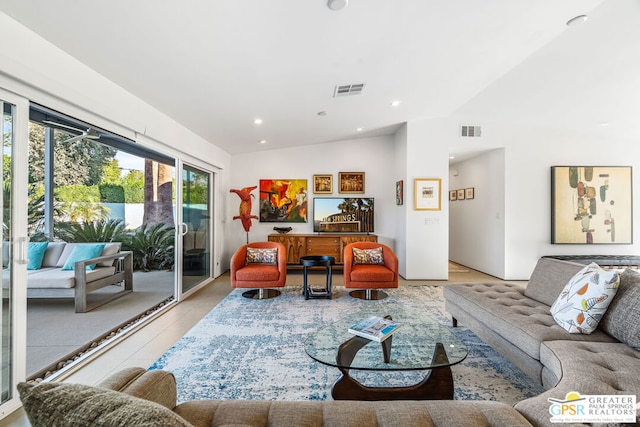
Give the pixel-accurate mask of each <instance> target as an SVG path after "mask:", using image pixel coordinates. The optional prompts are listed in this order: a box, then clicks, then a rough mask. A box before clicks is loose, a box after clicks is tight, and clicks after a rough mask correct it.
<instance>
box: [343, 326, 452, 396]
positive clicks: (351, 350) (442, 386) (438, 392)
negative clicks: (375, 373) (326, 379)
mask: <svg viewBox="0 0 640 427" xmlns="http://www.w3.org/2000/svg"><path fill="white" fill-rule="evenodd" d="M392 339H393V336H391V337H389V338H387V339H386V340H385V341H383V342H382V343H381V344H382V351H383V356H384V361H385V363H389V360H390V359H389V357H390V353H391V341H392ZM370 342H371V341H369V340H368V339H366V338H361V337H357V336H356V337H353V338H351V339H350V340H348V341H346V342H344V343H343V344H342V345H341V346H340V348H339V350H338V355H337V356H336V360H337V362H338V365H339V366H350V365H351V363H352V362H353V359H354V357H355V356H356V354H357V353H358V351H359V350H360V349H361V348H362V347H364V346H365V345H366V344H368V343H370ZM433 362H434V364H445V365H446V364H447V363H448V362H449V360H448V358H447V354H446V352H445V351H444V346H443V345H442V343H436V348H435V350H434V352H433ZM338 369H340V372H342V375H341V376H340V378H338V380H337V381H336V382H335V384H334V385H333V388H332V390H331V396H332V397H333V398H334V399H335V400H370V401H371V400H437V399H440V400H446V399H449V400H450V399H453V375H452V374H451V368H449V366H443V367H439V368H433V369H431V370H429V373H428V374H427V375H426V376H425V378H424V380H422V381H420V382H419V383H418V384H415V385H412V386H406V387H368V386H365V385H362V384H360V383H359V382H358V381H356V380H355V379H353V378H352V377H351V376H349V368H338Z"/></svg>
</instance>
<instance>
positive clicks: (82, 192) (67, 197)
mask: <svg viewBox="0 0 640 427" xmlns="http://www.w3.org/2000/svg"><path fill="white" fill-rule="evenodd" d="M54 193H55V199H56V200H57V201H59V202H88V203H96V202H100V189H99V188H98V186H97V185H79V184H74V185H67V186H64V187H61V186H60V187H56V189H55V191H54Z"/></svg>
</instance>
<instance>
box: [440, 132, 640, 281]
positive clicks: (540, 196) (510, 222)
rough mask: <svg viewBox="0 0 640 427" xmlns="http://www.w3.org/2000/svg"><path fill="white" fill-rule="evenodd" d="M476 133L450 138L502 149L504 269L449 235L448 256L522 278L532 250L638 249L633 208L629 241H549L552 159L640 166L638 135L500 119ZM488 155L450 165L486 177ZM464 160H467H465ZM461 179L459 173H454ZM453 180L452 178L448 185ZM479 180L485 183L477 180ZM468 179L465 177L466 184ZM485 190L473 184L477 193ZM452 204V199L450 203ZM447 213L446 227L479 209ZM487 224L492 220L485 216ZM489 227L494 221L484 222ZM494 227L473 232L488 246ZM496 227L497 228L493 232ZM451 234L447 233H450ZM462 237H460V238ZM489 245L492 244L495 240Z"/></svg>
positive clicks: (491, 162)
mask: <svg viewBox="0 0 640 427" xmlns="http://www.w3.org/2000/svg"><path fill="white" fill-rule="evenodd" d="M482 125H483V126H482V132H483V133H482V137H481V138H473V141H464V142H462V141H460V140H461V138H459V139H458V141H454V144H461V143H467V144H475V145H476V146H481V147H484V148H486V149H495V148H503V149H504V274H499V272H500V268H499V266H497V265H494V264H495V263H494V262H493V261H492V260H489V259H486V257H485V255H484V254H482V253H481V252H478V253H477V254H476V255H475V256H472V255H471V254H469V253H468V251H467V250H466V249H465V248H464V247H462V248H461V247H459V245H460V244H462V243H461V242H460V238H459V237H458V236H455V237H452V242H451V245H452V247H451V251H450V252H451V256H452V257H454V259H458V258H459V260H460V262H461V263H463V264H465V265H469V266H471V267H474V268H477V269H478V270H481V271H484V272H487V273H489V274H493V275H496V276H497V277H500V278H502V279H506V280H526V279H528V278H529V276H530V275H531V272H532V271H533V268H534V267H535V263H536V262H537V260H538V258H540V257H541V256H543V255H571V254H578V255H594V254H607V255H608V254H611V255H615V254H638V253H640V242H639V241H638V238H637V236H638V234H637V233H638V231H637V230H638V221H637V218H638V213H637V212H638V210H637V209H636V210H635V214H634V217H633V218H634V221H633V222H634V225H635V227H634V233H633V234H634V238H633V241H634V242H635V243H634V244H631V245H586V244H581V245H557V244H556V245H552V244H551V243H550V242H551V178H550V177H551V166H561V165H564V166H567V165H587V166H598V165H600V166H632V167H633V168H634V169H635V170H636V171H637V170H638V169H637V168H638V166H640V144H638V141H629V140H619V139H614V138H611V137H606V136H603V135H602V134H601V133H599V132H595V131H592V132H590V131H589V130H586V133H576V132H564V131H559V130H555V129H543V128H538V127H526V126H518V127H510V126H508V125H505V124H502V123H483V124H482ZM494 156H495V154H494V155H491V154H487V155H484V156H481V157H479V158H477V159H473V160H471V161H469V162H465V163H463V164H462V165H456V166H454V167H453V168H454V169H455V168H458V170H459V173H463V171H464V173H466V174H469V176H470V181H464V183H462V181H461V182H460V185H461V186H463V185H464V186H467V185H469V184H467V182H471V181H473V182H485V181H487V182H488V181H490V180H494V179H498V178H499V177H498V176H497V175H496V174H498V173H499V172H498V171H495V170H493V169H495V168H499V167H500V164H499V163H500V162H499V161H498V162H496V159H495V158H494ZM467 163H468V164H467ZM463 178H464V179H467V178H466V177H464V176H460V179H463ZM456 185H458V183H456V184H455V185H454V184H452V188H454V187H455V186H456ZM483 185H484V184H483ZM469 186H472V185H469ZM639 188H640V186H639V185H638V178H637V174H636V175H634V177H633V198H634V200H635V201H636V202H637V201H638V200H640V193H639V190H638V189H639ZM490 191H491V192H494V193H495V192H496V191H497V192H498V193H495V194H494V196H493V197H494V198H496V197H497V198H496V199H495V200H494V201H493V202H492V203H491V206H489V207H485V208H486V209H488V210H489V212H492V213H494V214H495V213H498V212H500V211H501V209H502V201H501V200H500V198H499V194H500V193H499V192H500V190H499V189H494V188H492V189H490ZM484 197H485V195H484V194H483V193H482V190H481V189H478V188H476V200H480V199H483V198H484ZM453 206H455V202H454V203H453V204H452V207H453ZM458 214H459V212H457V211H456V212H455V213H453V211H452V218H455V219H454V220H452V224H451V228H452V229H453V228H456V227H462V228H464V227H466V225H465V223H468V222H475V221H476V220H475V219H474V218H473V217H472V216H474V215H484V213H481V212H478V211H477V210H474V212H472V213H467V214H465V215H464V216H462V215H458ZM487 221H488V222H489V223H490V224H493V225H498V224H497V223H498V222H499V221H495V220H494V219H491V218H487ZM491 228H493V226H491ZM499 233H500V232H499V230H493V231H492V232H490V233H489V232H484V231H481V232H480V237H479V238H480V239H482V240H485V239H488V240H489V241H490V242H491V243H489V245H491V246H490V247H489V248H490V249H492V250H496V251H498V250H499V248H498V245H497V242H496V241H495V239H498V238H500V237H499ZM494 234H498V236H494ZM452 236H453V235H452ZM465 244H466V243H465ZM494 245H495V247H494Z"/></svg>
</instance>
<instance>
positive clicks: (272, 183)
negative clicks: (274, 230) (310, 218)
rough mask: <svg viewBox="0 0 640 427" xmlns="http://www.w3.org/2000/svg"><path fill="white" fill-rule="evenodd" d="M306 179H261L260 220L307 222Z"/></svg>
mask: <svg viewBox="0 0 640 427" xmlns="http://www.w3.org/2000/svg"><path fill="white" fill-rule="evenodd" d="M307 191H308V187H307V180H306V179H261V180H260V222H307V212H308V199H307Z"/></svg>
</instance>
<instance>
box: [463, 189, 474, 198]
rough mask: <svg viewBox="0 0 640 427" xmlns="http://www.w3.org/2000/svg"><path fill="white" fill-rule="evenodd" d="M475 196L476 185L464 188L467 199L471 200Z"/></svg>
mask: <svg viewBox="0 0 640 427" xmlns="http://www.w3.org/2000/svg"><path fill="white" fill-rule="evenodd" d="M474 197H475V189H474V187H469V188H465V189H464V198H465V199H467V200H471V199H473V198H474Z"/></svg>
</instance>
